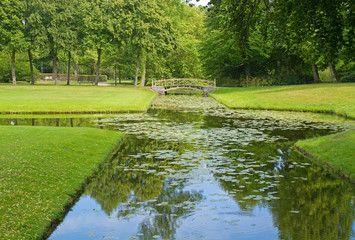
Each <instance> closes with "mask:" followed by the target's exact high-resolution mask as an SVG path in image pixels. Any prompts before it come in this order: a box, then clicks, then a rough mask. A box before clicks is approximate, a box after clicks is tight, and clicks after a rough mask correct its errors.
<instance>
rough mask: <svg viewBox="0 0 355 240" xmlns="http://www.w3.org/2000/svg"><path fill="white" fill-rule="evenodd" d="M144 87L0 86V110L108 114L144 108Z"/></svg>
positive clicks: (150, 96) (148, 97) (146, 94)
mask: <svg viewBox="0 0 355 240" xmlns="http://www.w3.org/2000/svg"><path fill="white" fill-rule="evenodd" d="M155 97H156V93H154V92H151V91H150V90H149V89H148V88H134V87H99V86H8V85H0V113H98V112H100V113H109V112H120V111H123V112H128V111H145V110H146V109H147V108H148V107H149V105H150V103H151V102H152V100H153V99H154V98H155Z"/></svg>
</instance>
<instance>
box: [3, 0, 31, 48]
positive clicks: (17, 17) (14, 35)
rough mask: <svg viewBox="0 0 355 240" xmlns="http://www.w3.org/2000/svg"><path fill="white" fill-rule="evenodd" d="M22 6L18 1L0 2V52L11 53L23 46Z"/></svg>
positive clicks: (6, 0) (5, 0)
mask: <svg viewBox="0 0 355 240" xmlns="http://www.w3.org/2000/svg"><path fill="white" fill-rule="evenodd" d="M22 4H23V2H21V1H19V0H4V1H1V2H0V50H1V49H5V50H7V51H8V52H12V51H18V50H20V49H21V48H23V46H24V40H25V39H24V34H23V28H24V25H23V24H22V16H21V14H22V8H23V5H22Z"/></svg>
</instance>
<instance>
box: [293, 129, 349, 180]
mask: <svg viewBox="0 0 355 240" xmlns="http://www.w3.org/2000/svg"><path fill="white" fill-rule="evenodd" d="M354 142H355V129H352V130H349V131H346V132H341V133H337V134H333V135H328V136H323V137H318V138H313V139H306V140H302V141H298V142H297V143H296V145H295V146H296V148H297V149H298V150H299V151H300V152H302V153H304V154H305V155H307V156H308V157H311V158H312V159H316V160H320V161H321V162H323V163H326V164H327V165H329V166H330V167H331V168H333V169H335V170H337V171H338V173H341V174H340V175H343V176H345V177H348V178H350V179H351V180H354V179H355V165H354V159H355V148H354ZM339 170H340V172H339Z"/></svg>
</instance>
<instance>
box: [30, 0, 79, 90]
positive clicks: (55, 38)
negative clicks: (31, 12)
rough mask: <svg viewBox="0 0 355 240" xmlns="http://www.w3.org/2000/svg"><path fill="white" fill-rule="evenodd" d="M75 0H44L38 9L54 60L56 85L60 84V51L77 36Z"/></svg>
mask: <svg viewBox="0 0 355 240" xmlns="http://www.w3.org/2000/svg"><path fill="white" fill-rule="evenodd" d="M73 4H75V0H58V1H51V0H43V1H41V3H40V5H39V7H38V8H37V11H39V15H40V16H41V17H42V24H43V27H44V31H45V35H46V43H47V45H48V48H49V52H50V55H51V56H52V62H53V75H54V81H55V85H58V66H57V61H58V51H60V50H63V49H64V50H65V49H67V48H68V44H70V43H71V42H72V41H73V39H75V38H76V36H75V34H76V32H75V30H73V25H74V17H75V15H74V10H75V8H74V5H73Z"/></svg>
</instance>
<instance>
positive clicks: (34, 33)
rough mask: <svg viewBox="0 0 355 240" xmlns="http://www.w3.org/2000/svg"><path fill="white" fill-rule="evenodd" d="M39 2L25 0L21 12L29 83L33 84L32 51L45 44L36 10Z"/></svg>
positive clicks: (39, 17) (39, 16)
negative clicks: (28, 65)
mask: <svg viewBox="0 0 355 240" xmlns="http://www.w3.org/2000/svg"><path fill="white" fill-rule="evenodd" d="M40 4H41V1H39V0H26V1H25V8H24V13H23V17H24V21H23V23H24V37H25V41H26V48H27V53H28V58H29V62H30V70H31V85H34V67H33V51H34V50H37V49H38V47H39V46H44V45H45V35H44V32H45V31H44V27H43V25H42V16H41V15H40V13H39V12H38V11H37V9H38V8H39V7H40Z"/></svg>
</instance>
